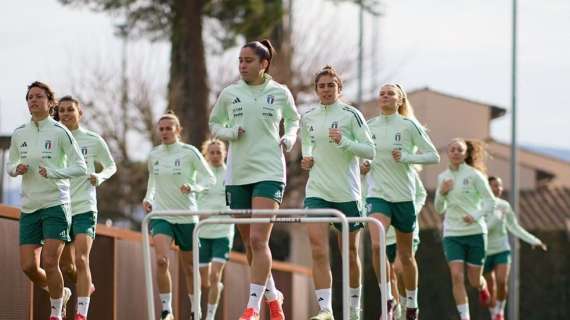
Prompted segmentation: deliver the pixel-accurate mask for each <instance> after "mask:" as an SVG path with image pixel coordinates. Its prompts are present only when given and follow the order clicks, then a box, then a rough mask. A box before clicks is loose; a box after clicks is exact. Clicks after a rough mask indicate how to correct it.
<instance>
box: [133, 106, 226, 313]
mask: <svg viewBox="0 0 570 320" xmlns="http://www.w3.org/2000/svg"><path fill="white" fill-rule="evenodd" d="M157 129H158V133H159V136H160V141H161V144H160V145H159V146H157V147H155V148H154V149H153V150H152V151H151V153H150V155H149V158H148V172H149V178H148V187H147V191H146V196H145V198H144V200H143V207H144V210H145V212H147V213H148V212H151V211H153V210H172V209H179V210H180V209H184V210H190V211H196V210H197V209H198V206H197V204H196V194H197V193H200V192H202V191H203V190H205V189H208V188H210V187H211V186H212V185H214V183H215V177H214V174H213V173H212V171H211V170H210V168H209V167H208V163H207V162H206V160H205V159H204V157H203V156H202V154H200V152H199V151H198V149H196V148H195V147H194V146H191V145H188V144H185V143H182V142H180V133H181V131H182V127H181V126H180V121H179V120H178V117H176V115H174V114H173V113H167V114H164V115H162V116H161V117H160V119H159V120H158V125H157ZM197 221H198V217H196V216H193V217H188V218H187V217H177V218H157V219H152V220H151V223H150V229H151V233H152V236H153V238H152V239H153V243H154V250H155V254H156V267H157V268H156V276H157V278H158V291H159V292H160V300H161V302H162V314H161V319H168V320H173V319H174V315H173V314H172V289H171V288H172V283H171V280H170V272H169V270H168V266H169V261H168V252H169V250H170V245H171V243H172V242H173V241H174V243H175V244H176V245H178V247H180V256H181V258H182V262H183V266H184V271H185V276H186V287H187V288H188V292H189V293H190V301H192V296H193V294H192V293H193V286H192V283H193V277H192V232H193V230H194V225H195V223H196V222H197ZM191 303H192V302H191ZM192 312H194V306H192ZM198 318H199V315H195V314H194V319H198Z"/></svg>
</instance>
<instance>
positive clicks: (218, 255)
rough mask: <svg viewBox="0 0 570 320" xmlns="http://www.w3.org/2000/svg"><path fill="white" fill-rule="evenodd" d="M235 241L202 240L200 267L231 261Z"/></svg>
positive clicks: (225, 239) (225, 238) (219, 239)
mask: <svg viewBox="0 0 570 320" xmlns="http://www.w3.org/2000/svg"><path fill="white" fill-rule="evenodd" d="M232 242H233V239H230V238H228V237H224V238H214V239H208V238H200V267H205V266H207V265H208V264H209V263H210V262H220V263H226V262H227V261H228V260H229V259H230V251H231V250H232Z"/></svg>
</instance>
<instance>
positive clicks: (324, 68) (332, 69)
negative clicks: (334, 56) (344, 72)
mask: <svg viewBox="0 0 570 320" xmlns="http://www.w3.org/2000/svg"><path fill="white" fill-rule="evenodd" d="M326 70H331V71H335V72H336V70H335V69H334V67H333V66H332V65H330V64H327V65H325V66H324V67H323V68H322V69H321V71H326Z"/></svg>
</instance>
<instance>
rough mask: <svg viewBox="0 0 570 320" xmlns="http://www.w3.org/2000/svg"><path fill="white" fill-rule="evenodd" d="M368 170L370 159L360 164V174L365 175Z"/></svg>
mask: <svg viewBox="0 0 570 320" xmlns="http://www.w3.org/2000/svg"><path fill="white" fill-rule="evenodd" d="M369 171H370V161H368V160H364V161H362V163H361V164H360V174H361V175H365V174H367V173H368V172H369Z"/></svg>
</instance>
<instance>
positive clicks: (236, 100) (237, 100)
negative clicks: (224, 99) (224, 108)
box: [232, 97, 241, 104]
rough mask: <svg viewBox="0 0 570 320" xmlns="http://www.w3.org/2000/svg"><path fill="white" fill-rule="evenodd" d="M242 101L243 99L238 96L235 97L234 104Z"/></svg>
mask: <svg viewBox="0 0 570 320" xmlns="http://www.w3.org/2000/svg"><path fill="white" fill-rule="evenodd" d="M240 102H241V100H240V99H239V98H238V97H236V98H235V99H234V101H232V104H236V103H240Z"/></svg>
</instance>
